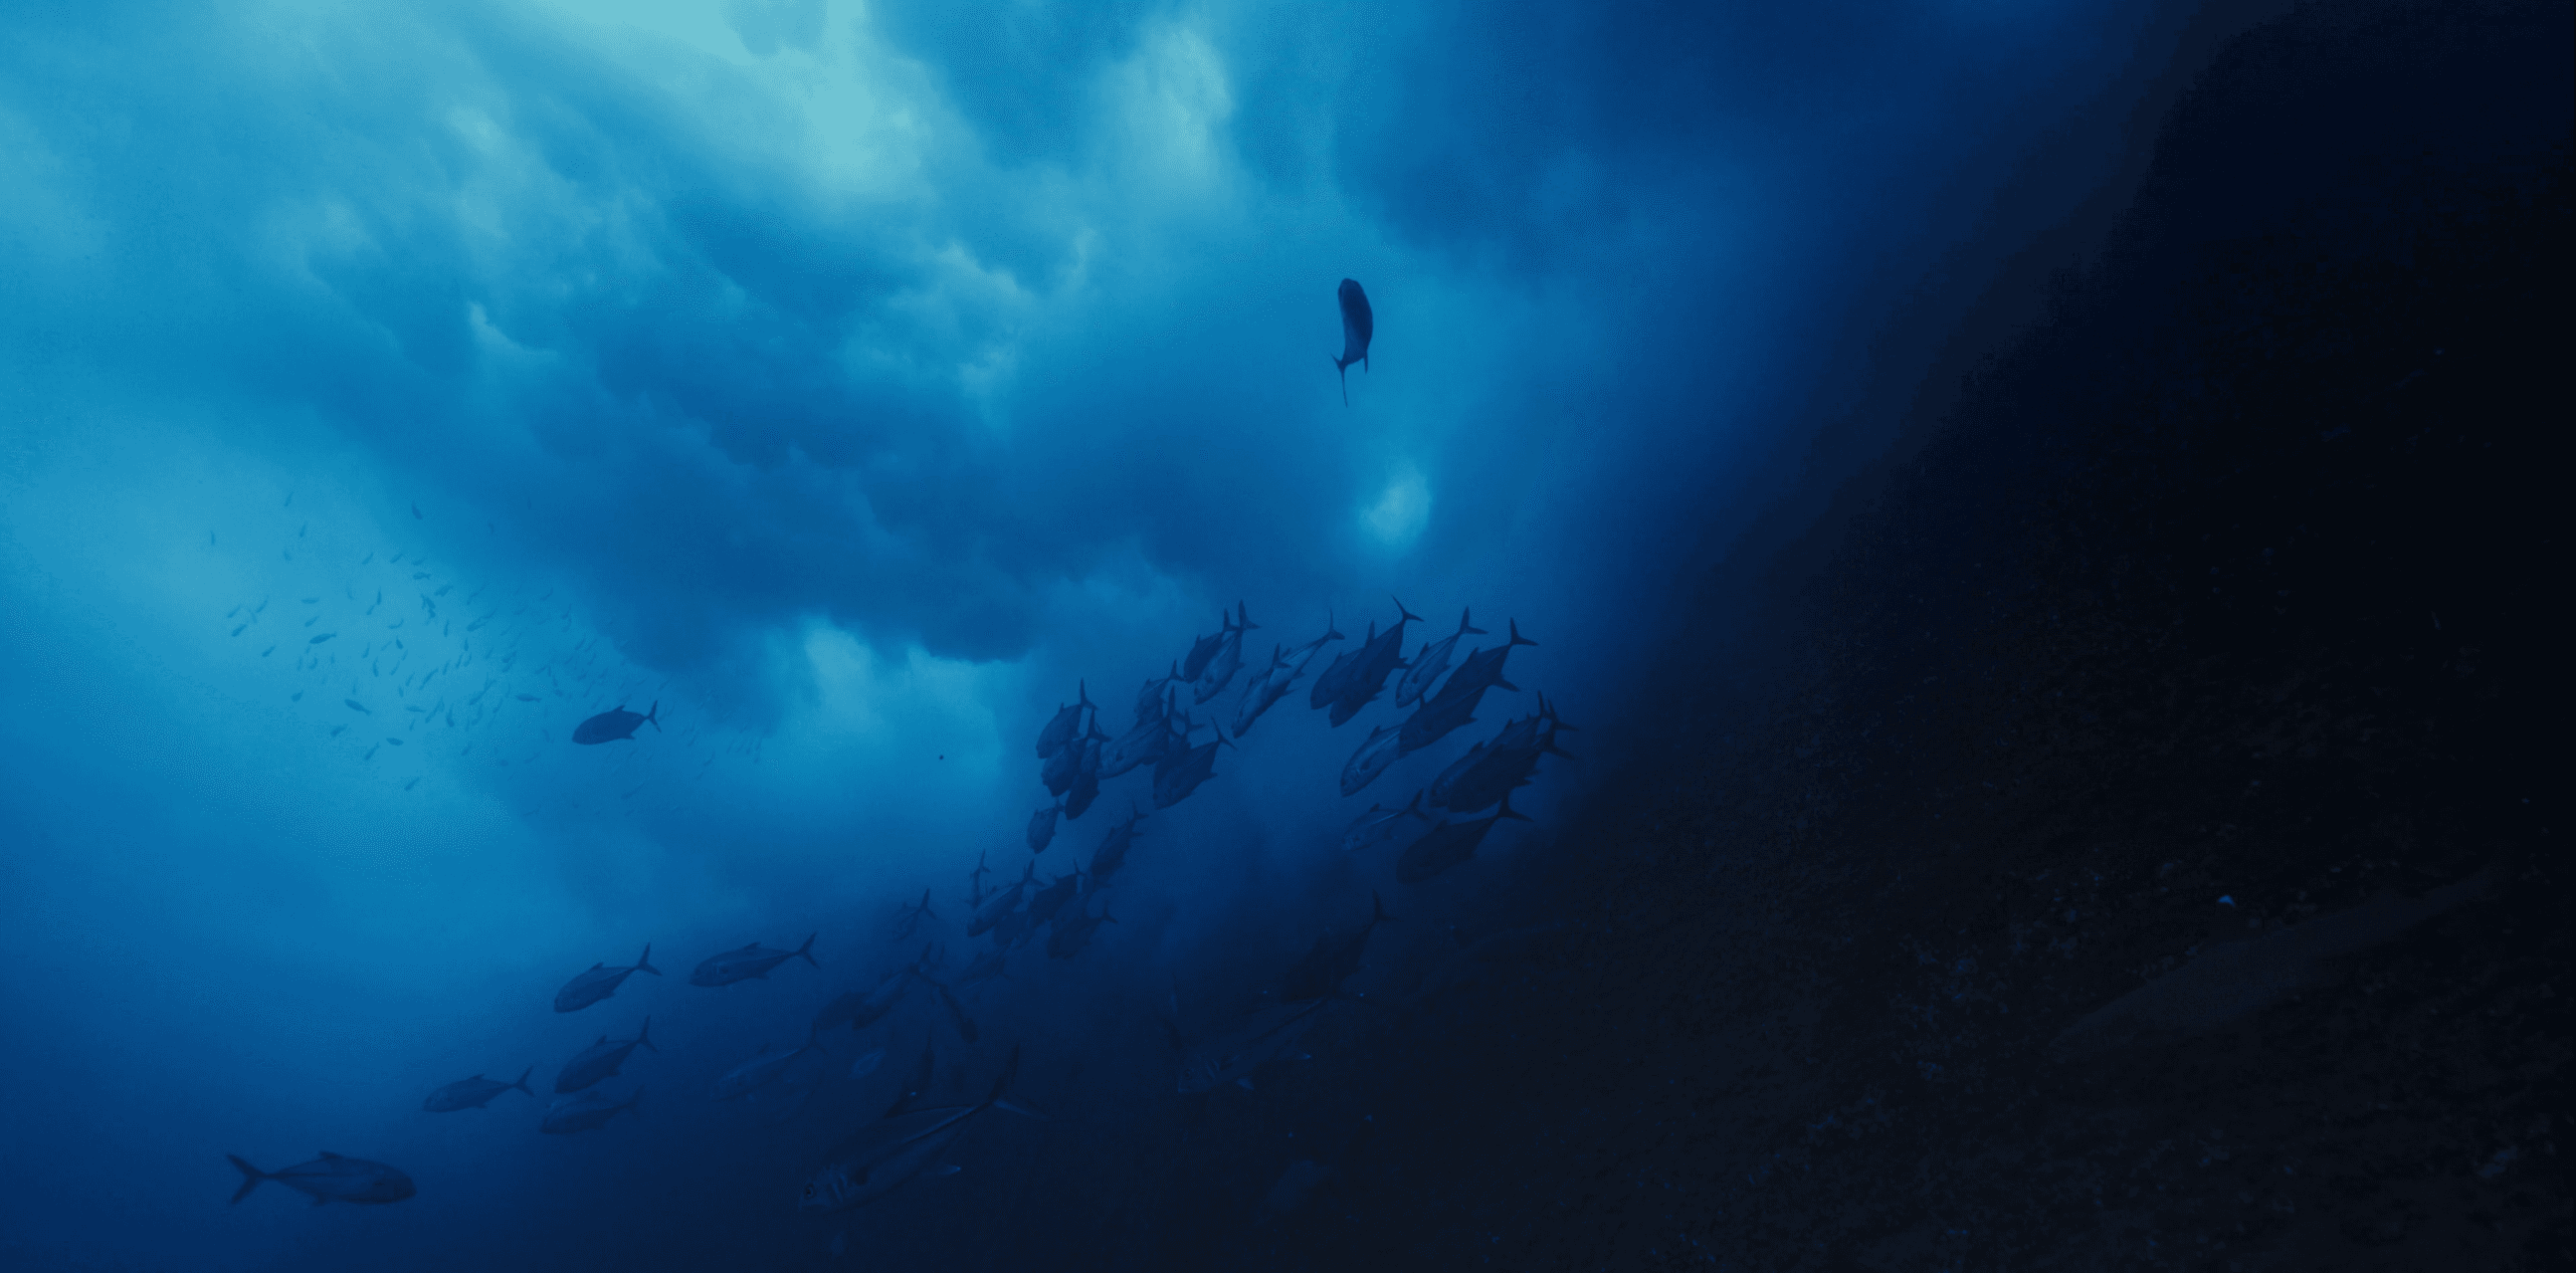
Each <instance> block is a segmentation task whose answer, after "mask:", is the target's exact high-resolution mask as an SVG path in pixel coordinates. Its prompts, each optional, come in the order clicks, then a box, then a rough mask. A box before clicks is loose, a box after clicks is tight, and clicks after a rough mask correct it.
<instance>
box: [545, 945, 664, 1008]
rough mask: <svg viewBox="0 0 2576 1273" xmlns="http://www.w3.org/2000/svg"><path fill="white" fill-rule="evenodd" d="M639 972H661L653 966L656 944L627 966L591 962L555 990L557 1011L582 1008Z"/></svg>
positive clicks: (606, 995) (612, 990)
mask: <svg viewBox="0 0 2576 1273" xmlns="http://www.w3.org/2000/svg"><path fill="white" fill-rule="evenodd" d="M639 972H649V973H651V974H653V975H654V976H656V977H659V976H661V975H662V970H661V969H659V968H656V967H654V966H653V948H652V947H651V946H650V945H647V946H646V947H644V953H643V954H641V955H637V956H636V957H635V962H634V963H633V964H631V965H629V966H627V967H624V968H611V967H609V966H607V965H606V964H592V965H591V966H590V970H589V971H587V972H584V973H582V974H580V975H579V976H576V977H574V978H573V979H572V980H570V981H567V982H565V983H564V987H563V989H561V990H558V991H556V992H555V1011H557V1012H579V1011H581V1010H582V1009H584V1008H587V1007H589V1006H590V1005H592V1004H594V1003H597V1002H599V1001H600V1000H602V999H605V998H607V997H609V996H610V995H613V994H616V993H617V987H618V986H620V985H622V984H624V983H625V981H626V979H627V978H628V977H630V976H633V975H634V974H636V973H639Z"/></svg>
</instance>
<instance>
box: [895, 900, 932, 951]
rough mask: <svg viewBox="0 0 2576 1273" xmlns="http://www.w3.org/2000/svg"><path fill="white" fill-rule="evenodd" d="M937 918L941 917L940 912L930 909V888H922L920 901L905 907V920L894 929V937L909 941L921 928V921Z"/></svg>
mask: <svg viewBox="0 0 2576 1273" xmlns="http://www.w3.org/2000/svg"><path fill="white" fill-rule="evenodd" d="M937 918H939V913H938V912H936V911H934V910H932V909H930V890H929V889H923V890H921V900H920V901H918V902H915V903H913V904H911V905H909V906H906V907H904V908H903V920H902V923H901V924H900V925H899V926H898V927H897V928H896V929H895V930H894V939H895V940H896V941H909V940H911V939H912V935H913V933H914V932H916V931H918V930H919V929H920V927H921V921H923V920H925V919H937Z"/></svg>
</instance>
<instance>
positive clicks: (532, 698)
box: [511, 694, 658, 728]
mask: <svg viewBox="0 0 2576 1273" xmlns="http://www.w3.org/2000/svg"><path fill="white" fill-rule="evenodd" d="M511 697H512V698H515V699H517V700H519V701H520V702H522V703H534V702H537V701H538V699H537V696H536V695H534V694H513V695H511ZM657 728H658V727H657Z"/></svg>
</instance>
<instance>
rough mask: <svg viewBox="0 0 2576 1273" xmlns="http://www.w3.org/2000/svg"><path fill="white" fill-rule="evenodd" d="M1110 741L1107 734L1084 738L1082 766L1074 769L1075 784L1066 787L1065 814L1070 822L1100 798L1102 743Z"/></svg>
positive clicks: (1088, 809)
mask: <svg viewBox="0 0 2576 1273" xmlns="http://www.w3.org/2000/svg"><path fill="white" fill-rule="evenodd" d="M1107 741H1109V739H1108V736H1107V735H1105V734H1093V735H1092V736H1090V737H1088V738H1085V739H1083V740H1082V767H1081V768H1080V769H1077V770H1075V771H1074V774H1073V785H1072V786H1071V787H1068V788H1066V789H1065V793H1064V816H1065V820H1066V821H1068V822H1070V821H1072V820H1073V819H1075V818H1079V817H1081V816H1082V815H1083V814H1085V813H1087V812H1089V811H1090V809H1091V802H1092V801H1094V800H1097V799H1099V798H1100V745H1101V744H1102V743H1105V742H1107Z"/></svg>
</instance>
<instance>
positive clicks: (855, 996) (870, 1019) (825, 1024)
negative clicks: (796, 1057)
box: [808, 946, 930, 1037]
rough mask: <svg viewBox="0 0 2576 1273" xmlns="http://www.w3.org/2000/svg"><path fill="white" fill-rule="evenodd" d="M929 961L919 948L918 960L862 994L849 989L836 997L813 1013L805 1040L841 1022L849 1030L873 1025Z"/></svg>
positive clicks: (926, 947)
mask: <svg viewBox="0 0 2576 1273" xmlns="http://www.w3.org/2000/svg"><path fill="white" fill-rule="evenodd" d="M929 958H930V948H929V947H928V946H924V947H922V948H921V959H919V960H915V961H914V962H913V963H911V964H910V965H908V966H906V967H903V968H899V969H896V970H895V971H893V972H891V973H888V974H886V976H885V978H884V979H883V980H881V981H879V982H877V984H876V986H875V987H874V988H872V989H869V990H864V991H860V990H853V991H850V992H848V993H846V994H842V995H839V996H836V997H835V998H834V999H833V1000H832V1001H831V1002H830V1003H827V1004H824V1005H823V1010H822V1011H820V1012H817V1013H815V1014H814V1024H813V1025H812V1027H811V1028H810V1031H811V1033H810V1034H809V1036H808V1037H811V1035H812V1034H821V1033H822V1032H823V1031H825V1030H828V1029H831V1028H832V1027H833V1026H836V1025H840V1024H843V1023H845V1022H846V1023H847V1024H848V1025H849V1027H850V1028H851V1029H853V1030H864V1029H867V1028H868V1027H869V1026H872V1025H875V1024H876V1023H877V1021H878V1020H879V1019H880V1018H882V1017H884V1016H885V1014H887V1013H889V1012H892V1011H894V1006H895V1004H897V1003H899V1002H901V1001H902V1000H903V996H904V994H905V992H906V991H909V990H911V989H912V981H913V979H914V978H916V977H920V976H921V965H922V963H923V962H925V961H927V960H928V959H929ZM923 980H928V978H923Z"/></svg>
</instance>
